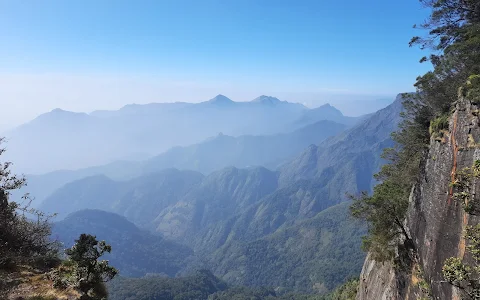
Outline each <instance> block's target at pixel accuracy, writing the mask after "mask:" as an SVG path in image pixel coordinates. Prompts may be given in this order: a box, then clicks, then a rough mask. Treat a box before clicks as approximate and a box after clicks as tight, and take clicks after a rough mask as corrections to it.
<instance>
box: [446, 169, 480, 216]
mask: <svg viewBox="0 0 480 300" xmlns="http://www.w3.org/2000/svg"><path fill="white" fill-rule="evenodd" d="M479 177H480V160H476V161H475V162H474V163H473V166H472V167H471V168H463V169H462V170H460V171H458V172H457V174H456V176H455V181H454V182H452V186H453V188H454V189H455V192H454V194H453V198H454V199H455V200H456V201H459V202H460V203H461V204H462V206H463V209H464V210H465V212H467V213H468V214H471V215H478V214H479V213H480V203H478V201H476V200H475V199H474V197H472V192H473V191H472V184H473V182H472V180H473V179H474V178H479Z"/></svg>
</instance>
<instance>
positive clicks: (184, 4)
mask: <svg viewBox="0 0 480 300" xmlns="http://www.w3.org/2000/svg"><path fill="white" fill-rule="evenodd" d="M428 13H429V12H428V11H427V10H426V9H424V8H422V7H421V5H420V3H419V1H418V0H402V1H385V0H363V1H358V0H336V1H333V0H332V1H327V0H295V1H292V0H289V1H284V0H203V1H200V0H190V1H187V0H171V1H163V0H154V1H147V0H136V1H133V0H131V1H122V0H102V1H98V0H83V1H65V0H42V1H38V0H22V1H18V0H0V105H1V107H2V109H1V112H2V116H1V118H0V119H1V121H0V130H1V129H5V128H9V127H12V126H15V125H18V124H20V123H22V122H25V121H28V120H30V119H32V118H34V117H35V116H37V115H38V114H41V113H44V112H47V111H50V110H52V109H54V108H62V109H65V110H72V111H82V112H90V111H93V110H96V109H118V108H120V107H122V106H123V105H126V104H130V103H140V104H141V103H151V102H173V101H187V102H200V101H205V100H208V99H210V98H213V97H214V96H215V95H217V94H224V95H226V96H228V97H229V98H231V99H233V100H235V101H248V100H251V99H253V98H255V97H257V96H259V95H262V94H265V95H271V96H276V97H278V98H280V99H282V100H287V101H291V102H300V103H304V104H305V105H308V106H311V107H315V106H318V105H320V104H323V103H326V102H330V103H331V104H332V105H334V106H338V107H339V108H340V109H341V110H342V111H344V113H346V114H348V115H356V114H359V113H360V112H361V108H362V107H364V106H365V105H364V104H365V103H367V102H368V101H373V100H385V99H393V97H394V96H395V95H396V94H398V93H400V92H407V91H413V90H414V88H413V83H414V82H415V78H416V77H417V76H418V75H420V74H423V73H425V71H427V70H428V68H429V67H428V66H427V65H423V64H419V63H418V61H419V59H420V58H421V57H422V56H424V55H425V53H422V52H421V51H420V50H419V49H415V48H409V47H408V41H409V40H410V38H411V37H412V36H414V35H418V34H421V33H420V32H418V29H413V27H412V26H413V24H415V23H421V22H422V21H423V20H424V19H425V18H426V17H427V16H428Z"/></svg>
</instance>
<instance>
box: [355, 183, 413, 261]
mask: <svg viewBox="0 0 480 300" xmlns="http://www.w3.org/2000/svg"><path fill="white" fill-rule="evenodd" d="M408 192H409V191H408V190H406V189H405V188H404V187H402V186H401V185H400V184H399V183H398V182H394V181H391V180H388V181H385V182H382V183H380V184H378V185H377V186H376V187H375V188H374V191H373V195H372V196H368V195H367V194H363V195H362V197H360V198H356V199H354V202H353V204H352V206H351V212H352V215H353V216H354V217H356V218H360V219H364V220H366V221H367V222H368V224H369V228H368V233H369V235H368V236H366V237H365V238H364V240H363V246H364V249H365V250H367V251H370V252H371V253H372V257H373V259H375V260H377V261H385V260H389V259H392V258H393V256H394V254H395V247H396V244H395V243H394V239H395V237H397V236H398V235H403V236H404V238H406V239H409V235H408V234H407V232H406V230H405V228H404V226H403V219H404V216H405V212H406V210H407V208H408Z"/></svg>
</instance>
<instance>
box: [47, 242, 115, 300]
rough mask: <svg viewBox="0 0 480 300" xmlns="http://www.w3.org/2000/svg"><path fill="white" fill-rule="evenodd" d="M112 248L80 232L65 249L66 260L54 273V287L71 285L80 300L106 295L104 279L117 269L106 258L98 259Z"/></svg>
mask: <svg viewBox="0 0 480 300" xmlns="http://www.w3.org/2000/svg"><path fill="white" fill-rule="evenodd" d="M111 250H112V248H111V247H110V245H108V244H107V243H106V242H105V241H100V242H99V241H97V239H96V237H95V236H92V235H89V234H81V235H80V237H79V238H78V239H77V240H75V245H73V246H72V247H71V248H70V249H67V250H65V253H66V255H67V257H68V258H67V260H66V261H65V262H64V263H63V267H62V268H59V269H58V270H56V272H55V274H54V279H55V285H56V286H57V287H67V286H74V287H75V288H76V289H77V290H78V291H79V292H80V293H81V297H80V299H81V300H84V299H85V300H90V299H91V300H96V299H106V297H107V290H106V287H105V285H104V283H105V282H108V281H110V280H111V279H113V278H114V277H115V276H116V275H117V273H118V271H117V270H116V269H115V268H114V267H112V266H110V265H109V264H108V261H107V260H98V259H99V258H100V257H101V256H102V255H103V254H105V253H110V251H111Z"/></svg>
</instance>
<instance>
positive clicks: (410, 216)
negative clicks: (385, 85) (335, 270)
mask: <svg viewBox="0 0 480 300" xmlns="http://www.w3.org/2000/svg"><path fill="white" fill-rule="evenodd" d="M478 109H479V106H478V105H476V104H474V103H471V102H470V101H468V100H467V99H463V98H461V99H460V100H458V101H457V102H456V103H455V104H454V109H453V111H452V114H451V115H450V117H449V125H448V127H449V128H448V131H447V130H444V131H442V132H438V133H436V134H432V137H431V140H430V146H429V149H428V150H427V152H426V155H425V159H424V161H423V163H422V167H421V170H422V171H421V174H420V177H419V180H418V182H417V183H416V184H415V186H413V187H412V192H411V195H410V199H409V201H410V204H409V208H408V212H407V218H406V220H405V222H406V227H407V229H408V231H409V234H410V237H411V238H412V241H413V249H414V250H413V252H412V253H413V254H412V255H405V254H402V251H401V250H402V247H401V243H400V244H399V257H398V261H397V263H396V264H395V265H394V264H393V263H383V264H382V263H378V262H375V261H373V260H372V259H370V256H367V259H366V261H365V264H364V266H363V270H362V273H361V276H360V286H359V290H358V293H357V299H358V300H366V299H369V300H370V299H371V300H374V299H375V300H376V299H441V300H446V299H461V298H460V294H459V291H458V290H457V289H454V288H452V286H451V285H450V284H449V283H447V282H445V280H444V279H443V277H442V266H443V264H444V261H445V259H447V258H449V257H461V258H463V259H467V260H468V259H469V257H468V254H467V255H466V254H465V244H466V243H465V239H464V238H463V232H464V230H465V227H466V226H468V225H473V224H478V222H479V220H480V219H479V217H475V216H473V215H469V214H467V213H466V212H465V211H464V208H463V205H462V203H460V202H459V201H456V200H455V198H454V190H453V187H452V185H451V183H452V182H454V181H455V180H456V176H457V173H458V171H460V170H462V169H463V168H466V167H471V166H472V165H473V163H474V162H475V161H476V160H478V159H480V144H477V141H480V126H479V123H480V119H479V116H478V115H479V110H478ZM478 189H480V183H479V182H478V180H477V181H475V179H474V180H473V182H472V186H471V193H472V201H478V198H479V195H475V194H476V190H478Z"/></svg>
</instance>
